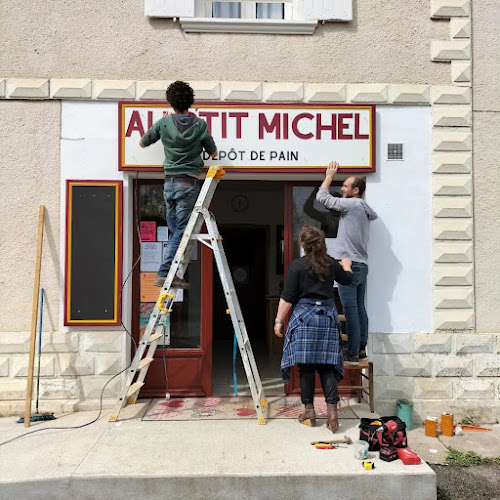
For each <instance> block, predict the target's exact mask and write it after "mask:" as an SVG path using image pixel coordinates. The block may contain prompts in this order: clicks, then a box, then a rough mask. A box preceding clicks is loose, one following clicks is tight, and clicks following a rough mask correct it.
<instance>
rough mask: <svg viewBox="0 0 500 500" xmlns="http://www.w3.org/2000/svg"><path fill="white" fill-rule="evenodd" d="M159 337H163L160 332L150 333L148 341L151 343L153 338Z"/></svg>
mask: <svg viewBox="0 0 500 500" xmlns="http://www.w3.org/2000/svg"><path fill="white" fill-rule="evenodd" d="M161 337H163V333H162V332H156V333H153V335H151V337H149V340H148V343H149V344H151V343H152V342H154V341H155V340H158V339H159V338H161Z"/></svg>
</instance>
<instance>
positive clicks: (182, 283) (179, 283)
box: [172, 276, 191, 290]
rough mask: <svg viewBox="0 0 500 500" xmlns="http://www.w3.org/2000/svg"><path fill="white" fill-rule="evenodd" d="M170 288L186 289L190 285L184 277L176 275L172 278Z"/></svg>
mask: <svg viewBox="0 0 500 500" xmlns="http://www.w3.org/2000/svg"><path fill="white" fill-rule="evenodd" d="M172 288H180V289H182V290H188V289H189V288H191V285H190V284H189V283H188V282H187V281H186V280H185V279H183V278H179V277H178V276H176V277H175V278H174V279H173V280H172Z"/></svg>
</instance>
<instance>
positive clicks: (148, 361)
mask: <svg viewBox="0 0 500 500" xmlns="http://www.w3.org/2000/svg"><path fill="white" fill-rule="evenodd" d="M153 360H154V358H142V359H141V360H140V361H139V365H138V366H137V369H138V370H142V369H143V368H144V367H145V366H148V365H150V364H151V363H152V362H153Z"/></svg>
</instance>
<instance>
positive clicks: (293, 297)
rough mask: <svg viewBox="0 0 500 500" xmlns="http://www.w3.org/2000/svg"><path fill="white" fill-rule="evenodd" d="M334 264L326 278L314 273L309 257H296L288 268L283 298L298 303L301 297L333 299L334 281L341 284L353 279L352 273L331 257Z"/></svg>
mask: <svg viewBox="0 0 500 500" xmlns="http://www.w3.org/2000/svg"><path fill="white" fill-rule="evenodd" d="M331 261H332V264H331V266H330V270H329V272H328V275H327V276H326V278H325V279H324V280H320V279H319V277H318V276H317V275H316V274H314V273H313V272H312V270H311V268H310V267H309V262H308V259H307V257H302V258H300V259H295V260H294V261H293V262H292V263H291V264H290V267H289V268H288V274H287V277H286V283H285V288H284V289H283V293H282V294H281V298H282V299H283V300H285V301H286V302H289V303H291V304H296V303H297V302H298V301H299V299H303V298H308V299H318V300H325V299H332V298H333V282H334V281H336V282H337V283H340V284H341V285H349V284H350V283H351V281H352V273H350V272H348V271H344V269H343V267H342V266H341V265H340V264H339V263H338V262H337V261H336V260H335V259H331Z"/></svg>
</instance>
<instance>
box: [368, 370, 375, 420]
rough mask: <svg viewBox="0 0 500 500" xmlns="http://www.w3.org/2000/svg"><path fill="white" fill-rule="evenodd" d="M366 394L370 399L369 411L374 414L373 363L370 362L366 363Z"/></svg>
mask: <svg viewBox="0 0 500 500" xmlns="http://www.w3.org/2000/svg"><path fill="white" fill-rule="evenodd" d="M368 392H369V398H370V411H371V412H372V413H375V404H374V397H373V396H374V394H373V363H372V362H371V361H370V362H369V363H368Z"/></svg>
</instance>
